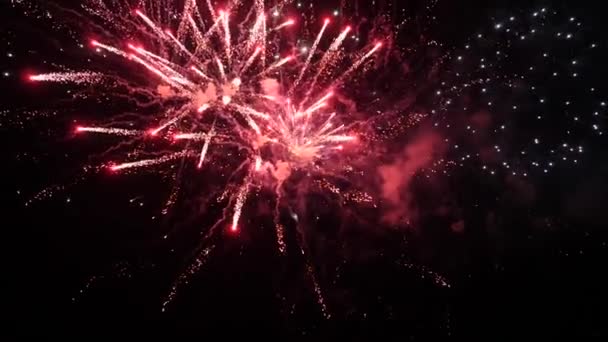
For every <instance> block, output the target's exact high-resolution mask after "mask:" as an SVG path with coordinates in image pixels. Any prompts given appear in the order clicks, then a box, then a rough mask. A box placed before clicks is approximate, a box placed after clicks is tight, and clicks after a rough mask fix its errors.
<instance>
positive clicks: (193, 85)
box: [29, 0, 382, 311]
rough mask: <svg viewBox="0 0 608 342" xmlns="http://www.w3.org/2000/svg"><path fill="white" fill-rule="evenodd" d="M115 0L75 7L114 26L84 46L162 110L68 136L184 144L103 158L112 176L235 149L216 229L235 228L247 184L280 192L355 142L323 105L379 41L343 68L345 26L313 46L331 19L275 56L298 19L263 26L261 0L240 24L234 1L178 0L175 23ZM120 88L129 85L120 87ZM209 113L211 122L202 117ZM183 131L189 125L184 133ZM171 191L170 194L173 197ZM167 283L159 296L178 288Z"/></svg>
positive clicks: (72, 79)
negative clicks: (124, 70) (136, 82)
mask: <svg viewBox="0 0 608 342" xmlns="http://www.w3.org/2000/svg"><path fill="white" fill-rule="evenodd" d="M121 4H122V3H118V2H114V1H112V0H109V1H90V2H86V3H85V4H84V5H83V9H84V10H85V11H86V12H88V13H89V14H90V15H91V16H92V17H93V18H97V19H101V20H102V21H103V22H105V23H109V26H110V27H109V30H108V32H111V31H112V29H116V31H118V32H116V34H113V35H109V36H108V37H106V38H105V39H104V38H95V39H90V41H89V45H90V47H91V49H93V50H94V51H95V52H97V53H98V54H101V55H102V56H104V57H106V58H107V56H112V55H113V56H115V57H113V58H114V59H116V60H123V61H124V62H126V63H129V65H130V66H128V67H134V68H135V67H137V68H140V70H143V71H144V72H145V73H146V75H147V77H148V81H149V82H147V83H148V84H147V85H146V86H144V87H143V90H142V88H141V87H139V88H137V89H138V90H140V91H139V93H143V94H147V97H148V102H147V103H148V104H151V103H153V104H160V107H162V110H161V111H160V112H158V113H157V115H155V116H152V118H151V120H150V121H154V122H155V124H154V125H153V126H152V127H147V128H146V127H144V128H140V129H134V128H133V127H132V125H131V127H129V128H125V127H119V126H116V125H113V124H112V120H111V118H110V120H109V123H103V124H102V125H78V126H77V127H76V128H75V133H77V134H85V133H86V134H105V135H114V136H119V137H124V138H128V139H161V140H169V141H171V142H172V143H173V144H174V145H181V146H183V148H182V149H181V150H178V151H172V152H170V153H164V152H162V153H161V154H160V155H158V154H157V155H155V156H151V157H146V158H142V159H137V160H130V161H124V162H106V163H105V164H104V165H105V166H104V167H105V168H107V169H108V170H109V171H110V172H113V173H116V172H125V171H133V170H137V169H146V168H152V167H155V166H158V165H160V164H166V163H171V162H175V161H178V160H193V164H194V165H196V167H197V168H199V169H200V168H203V167H204V166H205V165H206V164H208V163H210V159H211V158H212V157H210V152H211V151H212V150H213V149H222V147H223V146H238V147H239V149H241V150H245V151H247V158H246V160H245V161H244V162H243V163H242V164H241V167H239V168H238V170H242V169H245V170H246V172H245V175H244V176H242V177H241V178H240V179H241V181H237V183H238V185H237V186H234V187H231V188H233V190H230V191H228V193H229V196H230V201H229V203H231V206H230V208H231V209H232V210H231V211H232V218H231V219H228V218H227V217H226V215H224V217H223V218H221V219H220V221H218V222H217V223H216V225H215V226H217V225H218V224H220V222H222V221H229V222H230V225H229V229H230V230H231V231H233V232H236V231H238V230H239V222H240V220H241V217H242V215H243V207H244V205H245V203H246V201H247V199H248V198H249V192H250V191H251V189H252V188H253V187H254V186H260V185H269V186H270V187H272V188H273V189H274V190H275V191H276V193H277V198H280V197H281V184H283V183H284V182H285V181H286V179H287V178H289V175H290V173H291V172H292V170H295V169H307V168H311V167H312V165H313V164H314V163H315V162H316V161H318V160H321V159H323V158H325V157H327V156H330V155H334V154H337V153H340V152H341V151H342V150H343V149H344V144H349V143H354V142H356V141H357V140H358V138H357V135H356V134H355V133H354V132H353V130H354V128H353V123H352V122H348V123H343V122H342V120H341V119H340V118H341V116H342V113H341V112H340V111H339V110H337V109H335V108H334V106H333V105H332V100H333V99H334V98H335V95H336V92H337V91H338V88H339V87H340V85H341V84H342V82H344V81H345V80H346V79H347V78H348V77H349V76H351V75H352V74H353V73H354V72H356V71H357V70H359V69H360V68H361V67H362V65H363V64H364V63H366V62H367V61H370V60H371V57H372V56H373V55H374V53H376V52H377V51H378V50H379V49H380V48H381V47H382V43H381V42H379V41H376V42H372V43H370V44H369V46H366V47H363V49H362V50H361V52H359V53H356V54H355V55H354V57H352V58H351V60H350V61H349V67H348V68H344V69H343V70H340V68H339V67H337V65H338V63H337V62H339V61H340V60H341V59H342V58H343V57H344V54H343V53H342V45H343V43H344V41H345V39H346V38H347V37H348V34H349V32H350V31H351V27H350V26H346V27H345V28H343V29H342V30H341V32H340V34H339V35H337V37H336V38H334V39H333V41H332V42H331V44H330V45H329V48H328V49H327V50H326V51H321V49H320V45H321V43H322V42H324V40H325V39H326V35H327V31H328V28H329V27H330V25H331V20H330V19H329V18H327V19H322V20H321V22H322V24H321V25H320V29H319V32H318V34H317V35H316V38H315V40H314V43H312V45H311V46H310V48H307V49H305V50H302V49H292V50H295V51H297V53H293V54H291V55H286V56H280V53H279V51H277V49H276V48H273V46H272V45H271V44H269V41H270V40H271V39H272V41H277V40H279V41H280V40H281V36H280V33H281V31H283V30H286V29H289V28H290V27H292V26H294V25H295V24H296V20H295V19H293V18H287V19H286V20H284V21H283V22H279V23H278V24H276V25H275V26H274V27H271V28H269V27H267V26H269V25H268V19H267V17H268V14H269V13H270V12H269V11H268V10H267V9H266V7H265V4H264V1H263V0H252V1H251V3H250V4H249V5H252V6H251V9H250V10H249V13H248V14H247V15H246V18H245V19H244V21H242V22H236V21H237V18H236V17H237V15H236V14H237V13H238V12H239V10H242V9H243V7H244V6H245V5H244V3H242V2H232V3H229V4H228V5H227V6H226V7H225V8H222V9H218V8H215V7H214V6H213V5H212V3H211V2H210V1H206V4H198V3H197V1H196V0H187V1H186V2H185V4H184V6H183V8H181V9H179V10H177V11H175V9H172V10H170V13H171V14H172V18H173V20H169V22H167V21H164V22H163V21H162V19H161V18H163V15H159V13H158V12H155V9H156V8H157V7H156V6H157V5H158V4H157V3H155V2H153V1H152V2H149V3H147V2H144V3H142V4H140V6H139V7H138V8H131V9H130V13H128V14H126V15H123V14H124V13H120V14H116V13H115V12H114V11H113V10H112V9H115V8H123V7H121ZM281 6H283V4H279V5H277V6H276V7H273V8H271V9H270V11H272V12H273V13H275V16H276V11H277V9H279V8H281ZM205 7H206V8H205ZM201 10H206V12H208V14H209V15H208V18H206V17H204V16H203V15H202V14H201ZM148 11H149V12H151V13H156V15H153V14H150V13H148ZM233 16H234V18H233ZM274 19H275V20H274V21H276V20H277V18H274ZM124 27H134V28H135V30H136V32H138V33H139V34H141V36H142V37H145V38H146V40H145V41H146V43H145V44H142V43H139V42H135V41H133V40H127V41H124V40H120V36H119V35H120V34H127V35H128V36H130V37H132V36H133V32H122V28H124ZM235 28H237V29H235ZM106 35H107V34H106ZM271 37H272V38H271ZM117 40H118V42H117ZM271 55H272V57H274V59H273V58H272V57H271ZM131 65H132V66H131ZM277 75H279V76H280V81H279V80H278V79H277V78H276V76H277ZM327 75H331V78H330V77H327ZM29 80H30V81H32V82H58V83H73V84H96V83H99V84H101V83H104V82H108V83H112V82H114V84H127V83H128V82H125V81H124V78H120V76H115V75H110V74H104V73H98V72H90V71H82V72H74V71H69V72H51V73H44V74H35V75H30V76H29ZM328 80H329V81H328ZM321 84H322V85H321ZM129 88H134V86H131V85H129ZM281 89H285V90H284V91H282V90H281ZM210 118H212V120H207V119H210ZM209 121H211V123H209ZM183 122H187V123H189V124H190V125H188V124H182V123H183ZM184 127H189V128H188V129H186V130H184V129H183V128H184ZM193 145H198V151H194V150H192V149H191V148H192V146H193ZM262 150H270V151H273V153H275V152H276V154H277V155H271V156H270V158H271V159H270V160H265V159H264V158H268V156H266V157H263V154H262ZM219 153H221V152H219ZM273 153H271V154H273ZM134 155H137V154H134ZM235 172H236V170H235ZM321 172H322V171H321ZM174 195H175V194H172V196H171V197H172V199H173V201H174V200H175V196H174ZM279 204H280V200H277V205H276V208H275V215H274V218H275V220H274V221H275V227H276V235H277V240H278V241H277V242H278V248H279V251H280V252H281V253H284V252H285V242H284V241H283V239H284V234H285V233H284V229H285V227H284V225H283V224H281V222H279V217H280V215H279V210H280V207H279ZM163 213H166V210H164V211H163ZM224 214H226V212H224ZM215 226H214V227H215ZM302 250H304V249H302ZM205 251H208V249H205ZM207 254H208V253H206V254H205V258H206V255H207ZM205 258H202V257H201V256H198V257H196V258H195V260H194V261H193V264H199V263H200V260H202V259H205ZM188 269H190V268H188ZM308 270H309V272H310V275H311V277H312V279H313V282H314V284H315V293H316V294H317V295H318V298H319V302H320V303H322V302H323V299H322V297H321V293H320V289H319V288H318V284H317V283H316V280H314V279H315V278H314V274H313V271H312V267H308ZM186 273H188V272H186ZM181 282H183V279H181V278H180V280H179V281H178V282H177V283H176V284H177V285H179V283H181ZM177 285H176V286H177ZM176 286H175V287H176ZM175 287H174V289H173V290H172V291H171V293H170V295H169V298H168V300H167V302H169V301H170V300H171V299H172V298H173V296H174V295H175V290H176V288H175ZM324 311H325V310H324Z"/></svg>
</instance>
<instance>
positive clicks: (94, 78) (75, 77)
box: [29, 72, 103, 84]
mask: <svg viewBox="0 0 608 342" xmlns="http://www.w3.org/2000/svg"><path fill="white" fill-rule="evenodd" d="M102 78H103V75H102V74H98V73H95V72H53V73H48V74H38V75H31V76H30V77H29V79H30V81H35V82H57V83H75V84H85V83H96V82H98V81H99V80H101V79H102Z"/></svg>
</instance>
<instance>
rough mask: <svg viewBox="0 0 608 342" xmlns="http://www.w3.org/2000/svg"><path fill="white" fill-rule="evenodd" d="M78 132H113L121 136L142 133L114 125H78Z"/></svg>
mask: <svg viewBox="0 0 608 342" xmlns="http://www.w3.org/2000/svg"><path fill="white" fill-rule="evenodd" d="M76 132H93V133H102V134H112V135H120V136H136V135H141V134H142V131H138V130H134V129H124V128H113V127H83V126H78V127H76Z"/></svg>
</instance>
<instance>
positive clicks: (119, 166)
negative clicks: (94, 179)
mask: <svg viewBox="0 0 608 342" xmlns="http://www.w3.org/2000/svg"><path fill="white" fill-rule="evenodd" d="M185 155H186V152H176V153H173V154H169V155H165V156H162V157H160V158H156V159H144V160H139V161H135V162H130V163H123V164H116V165H112V166H110V170H112V171H120V170H126V169H133V168H140V167H147V166H153V165H158V164H162V163H166V162H169V161H172V160H175V159H178V158H181V157H183V156H185Z"/></svg>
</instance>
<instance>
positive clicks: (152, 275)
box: [0, 0, 608, 340]
mask: <svg viewBox="0 0 608 342" xmlns="http://www.w3.org/2000/svg"><path fill="white" fill-rule="evenodd" d="M544 3H546V4H549V5H548V6H550V7H551V8H560V9H563V10H564V11H569V12H570V11H571V12H572V13H578V14H576V15H577V16H580V17H584V18H585V21H588V22H590V23H591V24H590V25H591V28H592V29H593V31H594V32H596V33H597V36H598V37H602V35H603V32H604V31H605V29H606V27H605V25H606V24H605V23H604V22H603V20H602V16H601V10H600V8H601V4H598V3H597V2H592V1H577V2H576V4H575V3H572V2H567V1H563V2H557V1H554V2H544ZM377 6H378V7H382V6H383V2H382V1H378V4H377ZM399 6H406V8H408V7H410V8H409V9H410V10H411V11H419V10H420V8H421V6H423V4H421V3H419V2H411V3H408V4H404V3H402V4H400V5H399ZM327 7H328V9H331V8H333V7H332V6H331V5H327ZM396 7H398V6H396ZM534 7H538V6H533V5H532V4H530V2H529V1H473V0H470V1H450V2H446V3H440V4H439V5H438V7H437V10H436V12H435V13H436V14H437V23H439V24H436V25H434V26H432V27H433V29H432V34H433V35H435V36H436V37H438V39H440V40H442V41H444V42H450V43H453V45H454V46H458V45H460V43H461V42H464V41H465V39H466V38H467V37H469V36H470V35H471V34H474V33H475V32H476V30H477V28H478V27H480V26H483V25H486V24H487V22H488V18H489V17H490V16H491V15H493V14H496V13H501V12H504V11H507V10H515V11H519V9H520V8H523V11H524V12H525V11H529V9H531V8H534ZM374 11H376V10H373V11H371V12H374ZM374 14H375V13H370V15H374ZM0 27H2V31H3V32H6V35H5V36H4V37H3V38H2V44H3V45H4V46H3V47H6V49H7V50H9V49H10V50H11V51H14V52H15V54H16V55H17V56H19V58H18V59H16V60H15V59H7V58H4V57H2V58H1V59H0V62H1V63H2V68H3V69H6V70H9V71H11V72H12V73H13V75H12V76H11V77H4V78H2V79H0V87H1V88H2V92H1V94H2V95H0V96H1V97H2V109H3V110H4V109H11V108H18V107H22V106H24V105H26V104H27V105H31V104H32V103H34V102H35V103H40V106H41V107H44V102H46V101H49V100H50V99H52V98H54V97H55V95H56V94H54V93H53V91H50V90H45V89H42V88H43V87H42V86H40V85H37V86H36V87H35V88H32V87H31V86H30V85H27V84H23V83H24V82H22V80H21V79H20V77H21V76H22V75H23V74H24V73H26V72H27V70H28V68H33V67H39V65H40V61H41V60H44V59H45V56H47V54H50V55H52V54H53V53H54V52H53V49H54V47H57V46H59V45H61V44H60V43H59V42H56V41H53V38H52V36H53V35H52V34H51V33H48V34H49V38H48V43H47V44H48V46H45V47H40V46H33V45H32V43H31V42H39V41H40V40H39V38H38V37H37V36H38V35H40V34H43V32H41V31H40V30H37V29H36V22H35V21H34V20H32V19H31V18H28V17H23V16H21V15H19V14H17V11H15V10H14V9H12V8H11V7H10V5H7V4H6V3H3V4H2V5H0ZM602 39H603V37H602ZM8 42H11V45H8ZM600 43H601V41H600ZM604 43H606V42H605V41H604ZM36 44H38V43H36ZM29 50H34V51H35V52H34V53H30V52H28V51H29ZM3 54H4V51H3ZM47 67H48V65H47ZM596 67H597V68H596V76H595V78H596V79H595V80H593V81H595V82H596V84H600V85H602V80H604V79H605V77H604V76H605V75H606V72H605V70H606V69H605V66H603V65H600V64H598V65H597V66H596ZM572 91H574V92H576V91H577V89H573V90H572ZM3 115H4V119H6V115H10V113H9V114H3ZM9 120H10V118H9ZM70 120H72V118H71V117H70V118H66V117H65V116H61V115H58V116H56V117H53V118H42V119H41V121H40V122H39V123H27V124H26V125H27V128H26V129H15V128H14V126H11V125H3V126H2V127H0V129H1V130H0V142H1V144H2V146H3V147H4V148H3V151H4V157H5V159H4V164H3V171H2V173H3V174H2V179H1V181H0V185H1V186H2V194H1V200H2V208H3V212H4V213H3V214H2V217H3V221H2V222H3V223H2V225H1V226H2V231H3V234H2V240H1V241H2V255H3V258H2V260H3V261H4V264H5V266H4V267H3V271H4V272H3V273H4V276H3V283H4V285H3V287H4V291H3V293H4V297H5V301H4V305H3V306H4V317H6V318H8V319H6V318H5V319H4V322H3V323H4V324H3V325H4V328H3V330H4V332H6V333H8V334H11V335H47V336H48V335H54V334H57V333H69V332H75V331H80V330H83V331H86V332H87V333H88V334H94V335H96V334H102V333H115V332H118V331H120V330H121V329H127V330H130V331H133V332H135V333H140V332H141V333H143V334H145V333H152V332H156V331H157V330H159V331H170V332H176V333H183V334H195V335H198V336H201V337H210V336H211V335H210V334H212V333H220V334H223V336H227V335H231V334H232V333H236V332H237V331H245V332H252V331H253V332H262V333H263V334H264V336H271V337H275V336H276V337H292V336H321V337H330V336H345V337H349V338H352V339H357V338H358V339H364V340H365V339H369V338H372V337H381V338H389V339H390V337H395V338H396V339H400V340H403V339H413V338H416V337H420V338H424V337H445V336H455V337H466V336H475V337H486V338H493V339H501V338H504V337H505V336H530V335H539V336H541V337H545V338H550V337H556V336H564V335H573V336H606V335H608V328H607V327H608V325H607V323H608V312H607V309H606V307H607V306H606V305H607V304H608V296H607V294H606V288H607V285H608V284H607V283H606V279H607V278H606V277H605V272H606V271H605V270H606V265H605V261H606V260H608V259H607V257H608V245H607V243H608V234H607V232H606V230H605V229H606V222H607V220H606V218H607V217H606V212H605V210H604V208H605V203H606V199H607V198H606V194H607V190H608V186H607V184H606V177H605V175H606V174H607V173H606V172H607V171H608V163H607V160H606V154H605V153H604V152H602V150H601V148H602V147H603V146H604V145H605V144H603V143H602V141H601V140H600V141H594V142H595V144H594V145H592V146H589V150H590V153H589V155H588V157H587V158H586V160H585V162H584V163H583V165H581V167H580V168H578V169H576V170H563V171H560V172H556V173H553V174H552V175H550V176H548V177H544V178H542V179H537V180H535V182H534V186H535V191H536V193H537V194H538V198H537V200H536V202H535V204H534V207H532V208H530V207H527V206H525V205H521V203H520V202H521V200H520V198H519V197H518V196H517V195H513V194H511V193H510V188H508V187H506V186H504V182H501V181H496V180H486V179H484V178H480V177H479V175H478V174H476V173H475V172H474V171H467V170H461V171H458V172H457V173H456V174H455V175H454V177H452V182H454V183H458V185H457V186H454V185H453V184H452V189H456V190H454V193H456V194H457V195H456V198H457V201H458V203H459V207H461V208H475V209H465V210H464V213H463V216H464V217H465V218H466V221H467V222H468V223H469V224H468V225H467V230H466V232H465V233H464V234H460V235H454V234H452V233H451V232H450V229H449V226H450V223H451V222H449V221H445V220H443V219H441V218H433V217H428V218H426V220H425V221H424V224H423V226H424V228H421V229H418V230H416V231H415V232H411V231H410V232H404V231H403V230H395V229H385V227H376V226H374V227H368V230H364V229H361V230H359V231H358V232H357V233H351V234H349V235H347V236H341V237H340V239H343V240H344V242H343V247H344V250H347V251H348V254H349V255H348V256H346V257H344V260H347V261H344V263H342V264H340V263H341V261H340V260H341V256H336V255H334V254H332V253H328V254H329V256H326V257H324V256H323V255H324V254H323V253H322V252H319V253H317V254H316V256H315V260H313V261H314V264H315V265H321V266H317V267H319V274H320V275H321V276H320V277H319V282H320V285H321V288H322V289H324V294H325V297H326V300H327V304H328V308H329V311H330V312H332V316H333V317H332V319H330V320H326V319H324V318H323V316H322V315H321V312H320V308H319V305H318V304H317V303H316V302H315V301H316V299H315V295H314V293H313V291H312V287H311V283H310V280H309V279H308V278H307V277H306V276H305V272H304V265H303V261H302V260H300V259H298V258H297V257H288V258H281V257H279V256H277V255H276V254H277V253H276V247H275V241H274V235H273V233H272V230H271V229H270V228H269V227H270V226H269V225H266V227H267V228H260V229H256V230H255V231H254V230H252V231H251V232H249V233H247V234H246V236H244V237H243V238H241V239H234V238H233V237H228V238H223V239H218V240H217V241H216V242H215V243H216V244H217V247H218V248H217V249H216V252H214V253H213V254H212V256H211V258H210V259H209V262H208V264H207V265H206V266H205V267H204V268H203V270H201V271H200V272H198V273H197V274H195V275H194V276H193V277H192V278H191V279H190V283H189V284H188V285H187V286H184V287H182V288H181V289H180V291H179V294H178V296H177V297H176V300H175V301H174V302H173V303H172V304H171V305H169V306H168V311H167V312H164V313H163V312H161V304H162V302H163V300H164V298H165V297H166V294H167V292H168V290H169V288H170V286H171V283H172V280H173V279H176V278H177V276H178V275H179V274H180V270H182V269H183V264H184V260H185V259H186V258H187V256H188V255H189V254H190V253H191V251H192V249H193V248H194V247H195V246H196V245H197V243H196V241H197V237H198V236H199V235H198V234H199V231H200V230H201V228H202V227H204V225H205V222H197V221H194V222H188V223H183V224H181V225H180V226H179V232H178V233H176V230H177V229H176V228H175V227H168V226H167V225H163V224H159V223H158V222H156V221H151V220H150V216H152V215H154V212H155V211H156V212H157V211H158V208H157V207H155V206H154V204H150V205H148V203H147V202H145V203H144V207H143V208H142V209H140V208H137V207H136V204H137V203H138V201H136V202H135V204H129V202H128V199H129V198H130V197H132V196H130V195H131V194H133V193H142V194H146V196H144V198H146V199H147V198H150V197H152V198H154V197H156V198H162V196H164V195H165V193H162V194H154V191H155V190H154V188H155V186H156V185H165V186H164V188H165V189H166V184H158V183H162V182H163V181H161V180H158V179H157V178H155V177H153V176H138V177H117V178H111V177H106V176H104V175H99V176H95V177H93V179H92V180H87V181H86V182H84V183H83V185H79V186H78V187H77V188H76V189H77V190H70V191H67V192H66V193H62V192H58V195H57V196H55V197H53V198H52V199H50V200H47V201H42V202H38V203H35V204H33V205H31V206H29V207H25V206H24V203H25V202H26V201H27V199H28V198H29V197H30V196H31V194H33V193H35V192H36V191H37V190H39V189H41V188H43V187H44V186H46V185H48V184H55V183H62V182H65V180H66V179H69V178H67V177H68V175H70V174H71V173H70V172H71V170H70V169H68V168H67V167H63V165H64V164H63V163H64V160H67V159H68V157H69V159H71V160H73V159H78V158H80V157H82V158H81V159H82V160H86V156H87V153H88V152H86V151H88V147H86V148H85V147H81V146H80V145H75V144H73V143H72V140H71V137H70V136H69V133H66V134H65V138H64V139H63V140H62V141H59V142H57V139H56V135H54V134H53V132H56V131H57V130H60V131H61V130H62V127H63V130H64V131H67V130H66V129H65V127H70V124H71V122H70ZM60 140H61V139H60ZM80 149H82V151H81V150H80ZM31 155H41V157H34V158H32V157H31ZM32 160H34V162H32ZM161 188H163V187H162V186H161ZM426 190H427V189H425V188H424V186H422V185H421V186H420V187H419V189H418V190H416V188H414V193H416V194H417V195H418V196H419V199H420V202H421V203H422V204H421V206H427V207H429V208H430V207H432V206H433V205H434V203H436V202H437V199H438V196H440V195H439V194H437V193H428V192H427V191H426ZM163 191H165V190H163ZM68 198H69V202H68ZM150 202H152V201H150ZM125 203H126V204H125ZM480 203H481V205H479V204H480ZM474 204H475V205H476V206H474ZM489 213H493V215H495V216H497V217H501V220H499V221H498V222H495V223H493V224H492V225H490V224H489V223H488V221H487V217H488V214H489ZM332 219H333V218H332V217H331V215H328V216H327V217H324V218H323V219H322V220H321V221H320V223H319V226H318V227H316V229H317V230H318V232H317V233H318V234H329V233H327V231H328V230H331V229H330V228H327V227H331V225H332ZM260 220H262V219H260ZM251 225H252V226H254V224H251ZM379 231H380V232H379ZM165 234H170V236H171V237H170V238H169V239H168V240H164V239H163V238H162V237H163V236H164V235H165ZM290 252H294V250H290ZM293 254H295V253H292V254H290V255H293ZM403 264H413V265H425V266H424V267H425V268H422V266H419V267H413V268H412V267H409V268H408V267H403ZM323 265H325V266H323ZM336 265H338V266H339V267H340V279H339V280H338V281H336V280H335V279H334V278H332V277H329V276H327V275H328V274H330V273H332V272H333V270H334V269H335V267H336ZM426 268H428V269H429V270H432V271H431V272H428V271H427V270H426ZM432 272H437V273H438V274H441V275H442V276H443V277H445V278H446V279H447V280H448V282H449V284H450V287H449V288H447V287H442V286H440V285H438V283H437V281H436V280H435V279H434V277H433V276H432V274H433V273H432Z"/></svg>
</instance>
